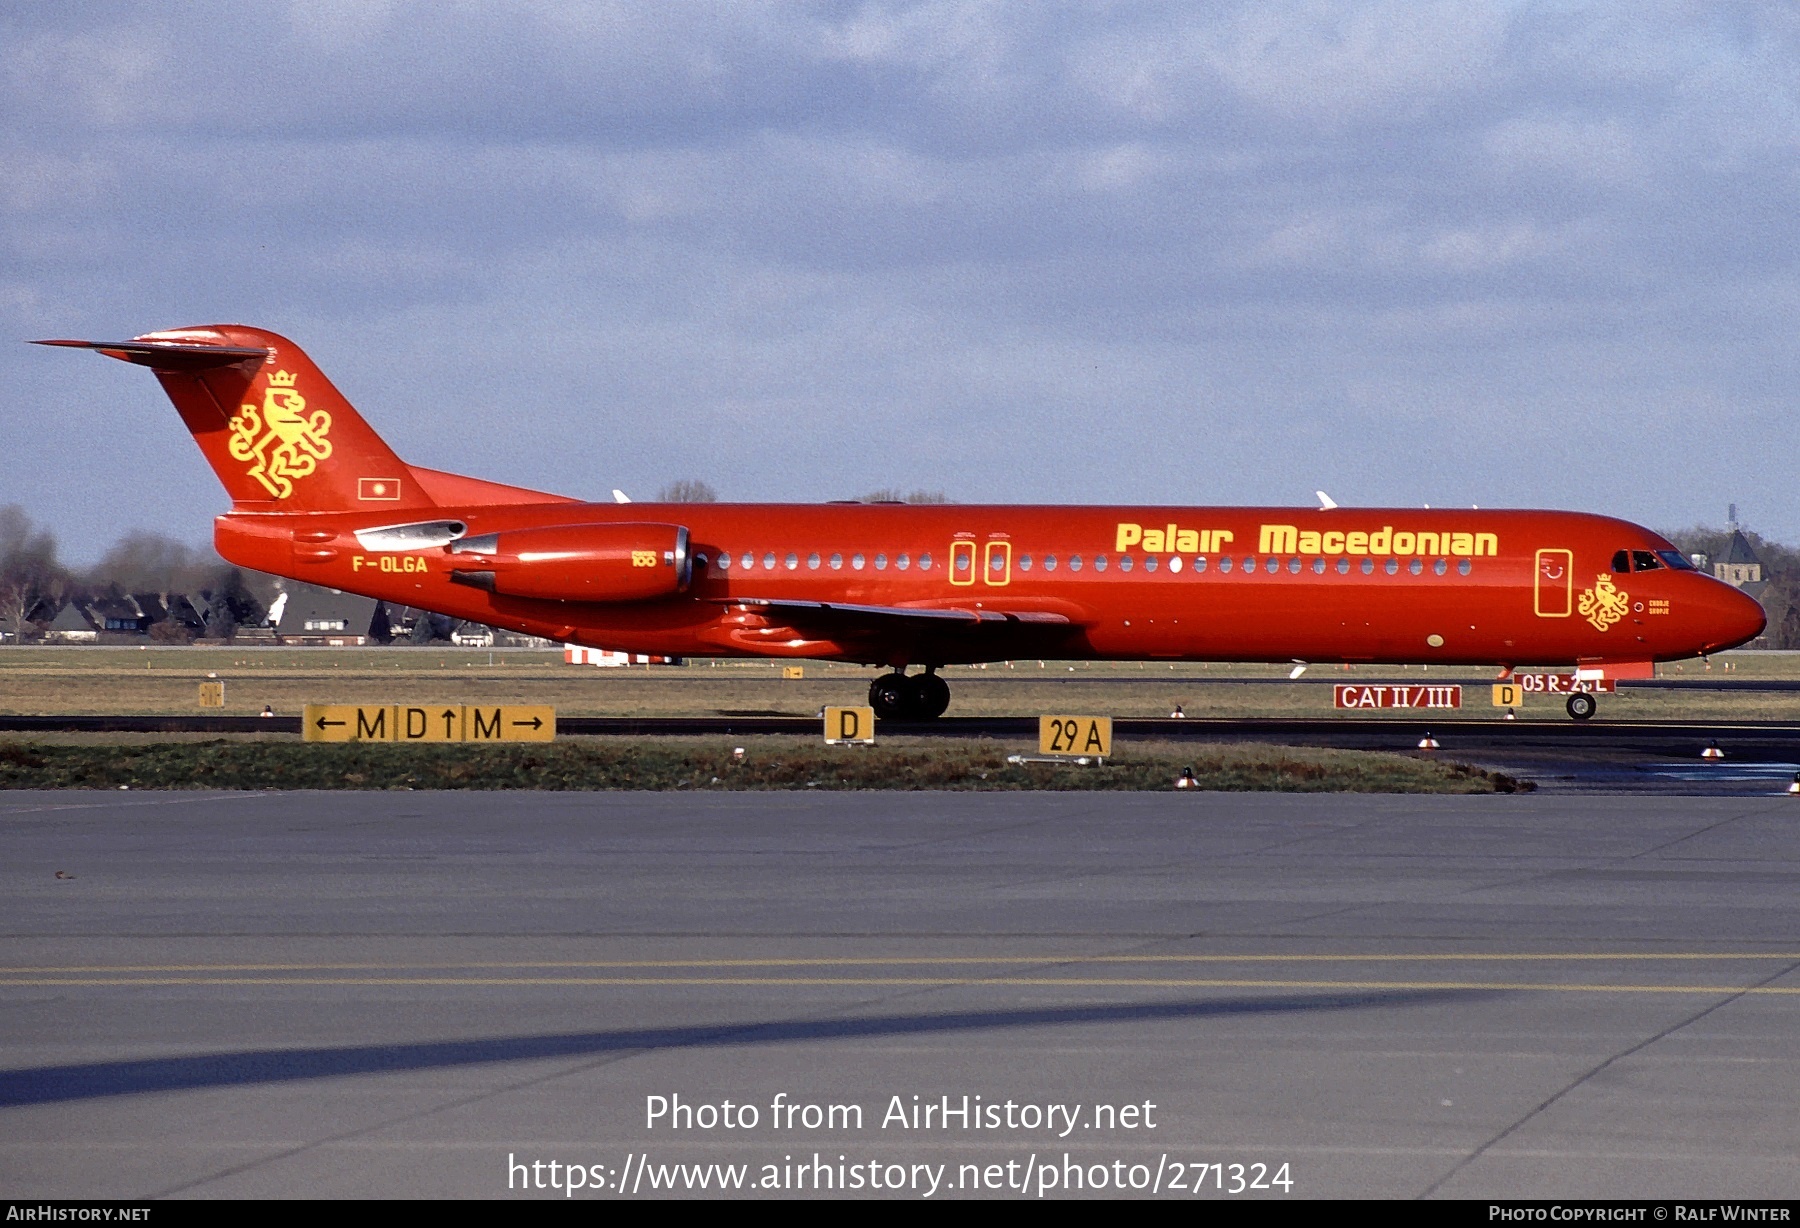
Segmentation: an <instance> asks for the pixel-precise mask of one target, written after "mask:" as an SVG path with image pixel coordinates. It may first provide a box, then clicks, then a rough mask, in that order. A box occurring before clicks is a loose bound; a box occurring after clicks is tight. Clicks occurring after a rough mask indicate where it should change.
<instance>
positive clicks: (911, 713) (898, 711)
mask: <svg viewBox="0 0 1800 1228" xmlns="http://www.w3.org/2000/svg"><path fill="white" fill-rule="evenodd" d="M869 706H870V707H871V708H874V709H875V715H876V716H877V717H880V718H882V719H885V720H899V721H929V720H935V719H937V718H938V717H940V716H942V715H944V709H945V708H948V707H949V706H950V687H949V685H948V684H947V683H945V681H944V680H943V679H942V678H940V677H938V676H937V666H935V665H927V666H926V667H925V672H924V673H922V674H914V675H913V676H912V677H910V678H909V677H907V676H906V668H905V667H904V666H902V667H901V668H899V669H897V670H895V671H894V672H893V673H891V674H883V675H881V677H879V678H877V679H875V681H873V682H871V683H870V684H869Z"/></svg>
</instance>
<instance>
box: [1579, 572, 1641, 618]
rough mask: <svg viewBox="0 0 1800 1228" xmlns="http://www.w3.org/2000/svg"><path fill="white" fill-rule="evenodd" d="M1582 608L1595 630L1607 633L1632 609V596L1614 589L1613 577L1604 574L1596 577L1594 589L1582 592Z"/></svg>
mask: <svg viewBox="0 0 1800 1228" xmlns="http://www.w3.org/2000/svg"><path fill="white" fill-rule="evenodd" d="M1580 608H1581V616H1582V617H1583V618H1585V619H1587V620H1588V621H1589V622H1590V623H1592V624H1593V625H1594V630H1596V631H1605V630H1606V629H1607V628H1608V627H1610V626H1612V625H1613V624H1614V623H1616V622H1618V621H1619V620H1620V619H1621V618H1624V617H1625V613H1626V611H1627V610H1629V609H1631V594H1630V593H1625V592H1621V591H1619V590H1618V589H1616V588H1614V587H1613V580H1612V577H1611V576H1609V575H1607V574H1606V573H1605V572H1602V573H1600V574H1599V575H1598V576H1595V577H1594V587H1593V588H1590V589H1584V590H1582V594H1581V602H1580Z"/></svg>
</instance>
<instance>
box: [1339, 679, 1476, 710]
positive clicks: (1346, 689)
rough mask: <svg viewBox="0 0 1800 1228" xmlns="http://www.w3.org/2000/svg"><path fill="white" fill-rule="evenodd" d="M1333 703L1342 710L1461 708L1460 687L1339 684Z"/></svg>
mask: <svg viewBox="0 0 1800 1228" xmlns="http://www.w3.org/2000/svg"><path fill="white" fill-rule="evenodd" d="M1331 700H1332V704H1333V706H1335V707H1339V708H1460V707H1462V688H1461V687H1460V686H1356V685H1354V684H1351V683H1342V682H1340V683H1338V684H1337V685H1336V686H1333V687H1332V688H1331Z"/></svg>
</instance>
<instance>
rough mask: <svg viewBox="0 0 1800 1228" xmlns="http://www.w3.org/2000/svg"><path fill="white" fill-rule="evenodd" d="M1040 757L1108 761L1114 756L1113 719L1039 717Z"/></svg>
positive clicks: (1099, 717) (1102, 717)
mask: <svg viewBox="0 0 1800 1228" xmlns="http://www.w3.org/2000/svg"><path fill="white" fill-rule="evenodd" d="M1038 754H1040V755H1093V756H1095V757H1096V758H1100V759H1104V758H1107V757H1108V756H1110V755H1111V754H1112V717H1110V716H1040V717H1038Z"/></svg>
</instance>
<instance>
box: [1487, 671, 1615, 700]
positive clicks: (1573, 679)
mask: <svg viewBox="0 0 1800 1228" xmlns="http://www.w3.org/2000/svg"><path fill="white" fill-rule="evenodd" d="M1513 681H1514V682H1516V683H1518V684H1519V689H1520V690H1521V691H1524V692H1525V693H1526V694H1527V695H1572V694H1574V693H1575V692H1577V691H1585V692H1587V693H1588V694H1590V695H1611V694H1613V693H1614V692H1615V691H1617V690H1618V689H1619V685H1618V683H1617V682H1616V681H1614V680H1613V679H1611V678H1582V677H1579V676H1578V675H1575V674H1546V673H1538V674H1527V673H1515V674H1513Z"/></svg>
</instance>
